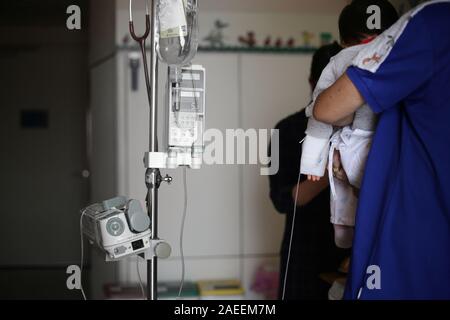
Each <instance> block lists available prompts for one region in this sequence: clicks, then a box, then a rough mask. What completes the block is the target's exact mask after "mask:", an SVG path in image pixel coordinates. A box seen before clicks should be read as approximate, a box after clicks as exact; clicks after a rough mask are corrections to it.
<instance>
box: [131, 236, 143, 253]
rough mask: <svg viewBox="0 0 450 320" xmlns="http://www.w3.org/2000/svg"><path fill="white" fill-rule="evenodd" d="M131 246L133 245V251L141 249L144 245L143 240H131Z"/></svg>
mask: <svg viewBox="0 0 450 320" xmlns="http://www.w3.org/2000/svg"><path fill="white" fill-rule="evenodd" d="M131 246H132V247H133V251H136V250H139V249H142V248H143V247H144V241H142V239H141V240H136V241H133V242H132V243H131Z"/></svg>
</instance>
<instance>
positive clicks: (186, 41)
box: [156, 0, 198, 66]
mask: <svg viewBox="0 0 450 320" xmlns="http://www.w3.org/2000/svg"><path fill="white" fill-rule="evenodd" d="M197 13H198V4H197V0H159V5H158V11H157V17H158V33H157V35H158V38H157V39H156V41H157V52H158V55H159V57H160V59H161V61H162V62H164V63H167V64H168V65H169V66H185V65H187V64H188V63H189V62H190V61H191V60H192V58H193V57H194V56H195V54H196V52H197V47H198V14H197Z"/></svg>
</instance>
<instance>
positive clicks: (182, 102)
mask: <svg viewBox="0 0 450 320" xmlns="http://www.w3.org/2000/svg"><path fill="white" fill-rule="evenodd" d="M205 84H206V80H205V68H203V67H202V66H199V65H191V66H187V67H174V66H169V74H168V81H167V90H166V92H167V93H166V94H167V95H166V126H165V138H166V139H165V146H164V147H165V150H166V152H148V153H146V155H145V159H144V162H145V165H146V167H147V168H170V169H174V168H177V167H178V166H188V167H190V168H192V169H199V168H200V167H201V164H202V158H203V148H204V142H203V133H204V131H205V115H206V113H205V109H206V103H205V100H206V99H205Z"/></svg>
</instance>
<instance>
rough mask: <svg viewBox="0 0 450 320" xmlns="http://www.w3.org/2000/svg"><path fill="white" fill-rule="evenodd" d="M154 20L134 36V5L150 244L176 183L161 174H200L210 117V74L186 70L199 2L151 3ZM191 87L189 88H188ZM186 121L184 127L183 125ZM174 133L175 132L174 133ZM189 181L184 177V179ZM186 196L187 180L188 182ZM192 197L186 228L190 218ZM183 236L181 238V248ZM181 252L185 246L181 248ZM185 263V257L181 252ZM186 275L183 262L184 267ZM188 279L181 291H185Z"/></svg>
mask: <svg viewBox="0 0 450 320" xmlns="http://www.w3.org/2000/svg"><path fill="white" fill-rule="evenodd" d="M151 3H152V6H151V8H152V19H151V20H150V14H149V11H148V8H149V7H148V5H147V6H146V30H145V32H144V35H143V36H142V37H137V36H136V34H135V33H134V25H133V15H132V5H131V0H130V7H129V10H130V24H129V26H130V33H131V34H132V37H133V39H134V40H136V41H137V42H138V43H139V45H140V47H141V53H142V55H143V57H142V59H143V61H144V74H145V79H146V87H147V96H148V101H149V107H150V119H149V122H150V132H149V151H148V152H147V153H146V154H145V156H144V162H145V167H146V168H147V170H146V172H145V183H146V186H147V199H146V200H147V212H148V214H149V215H150V217H151V222H152V224H151V240H152V241H159V239H158V234H157V232H158V189H159V187H160V184H161V182H167V183H170V182H171V181H172V178H171V177H170V176H168V175H166V176H165V177H162V176H161V172H160V170H159V169H160V168H166V167H168V168H176V167H178V166H180V165H183V166H190V167H191V168H199V167H200V164H201V155H202V153H203V137H202V136H203V130H204V121H205V120H204V119H205V118H204V115H205V111H204V110H205V70H204V69H203V68H201V67H199V66H189V67H188V66H187V65H188V63H190V61H191V60H192V58H193V57H194V55H195V53H196V52H197V46H198V38H197V35H198V25H197V11H198V6H197V0H152V1H151ZM149 34H150V42H151V52H150V53H151V55H150V56H151V60H150V76H149V75H148V68H147V64H146V56H145V55H146V51H145V39H146V37H147V36H148V35H149ZM158 56H159V58H160V59H161V61H162V62H165V63H167V64H168V65H169V67H168V68H169V69H168V70H169V71H168V73H169V77H168V83H167V101H166V102H167V105H166V110H167V113H166V114H167V115H168V116H166V121H167V124H166V136H167V144H166V146H165V148H166V152H158V138H157V107H158V94H157V93H158ZM188 82H190V85H189V84H188ZM180 121H181V122H180ZM172 129H173V130H172ZM184 177H185V175H184ZM184 185H185V193H186V179H185V178H184ZM186 208H187V196H186V195H185V206H184V213H183V223H182V226H184V219H185V216H186ZM182 235H183V232H181V235H180V239H181V240H180V241H181V242H182V238H183V236H182ZM180 248H181V250H182V245H180ZM181 255H182V257H183V252H181ZM157 256H158V255H152V256H151V258H150V259H148V260H147V299H151V300H156V299H157ZM183 270H184V261H183ZM182 283H183V276H182V281H181V285H180V291H181V288H182Z"/></svg>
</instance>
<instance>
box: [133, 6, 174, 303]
mask: <svg viewBox="0 0 450 320" xmlns="http://www.w3.org/2000/svg"><path fill="white" fill-rule="evenodd" d="M150 3H151V19H150V13H149V6H148V2H147V1H146V14H145V33H144V34H143V35H142V36H137V35H136V34H135V32H134V24H133V14H132V0H130V1H129V5H130V8H129V10H130V22H129V27H130V34H131V36H132V38H133V39H134V40H135V41H136V42H138V43H139V46H140V49H141V53H142V59H143V61H144V75H145V84H146V88H147V96H148V103H149V106H150V119H149V124H150V133H149V152H150V153H151V152H158V140H157V107H158V55H157V52H156V32H157V17H156V12H157V6H158V0H150ZM149 34H150V43H151V52H150V76H149V69H148V66H147V53H146V47H145V40H146V39H147V37H148V35H149ZM170 180H171V178H170V177H166V178H164V179H163V178H162V177H161V173H160V171H159V169H158V168H147V170H146V172H145V184H146V186H147V199H146V202H147V213H148V215H149V216H150V219H151V220H150V221H151V240H158V188H159V186H160V184H161V181H169V182H170ZM157 268H158V260H157V257H156V255H155V254H153V255H152V257H151V259H149V260H147V299H148V300H156V299H157V275H158V273H157Z"/></svg>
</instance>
